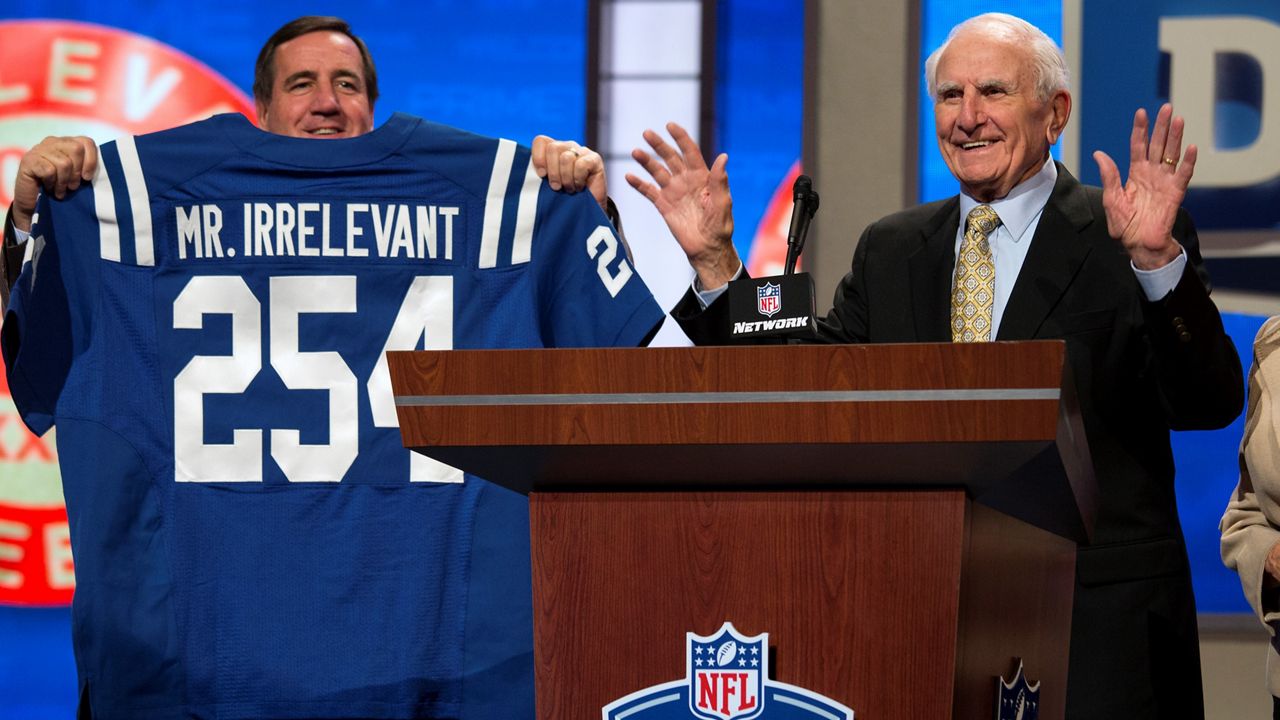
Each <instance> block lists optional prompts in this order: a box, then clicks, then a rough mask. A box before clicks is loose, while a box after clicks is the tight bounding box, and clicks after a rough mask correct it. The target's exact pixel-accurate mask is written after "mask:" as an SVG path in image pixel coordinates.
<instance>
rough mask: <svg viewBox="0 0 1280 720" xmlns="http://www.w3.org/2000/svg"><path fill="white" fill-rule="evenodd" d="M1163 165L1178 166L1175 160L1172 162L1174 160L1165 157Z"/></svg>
mask: <svg viewBox="0 0 1280 720" xmlns="http://www.w3.org/2000/svg"><path fill="white" fill-rule="evenodd" d="M1164 164H1165V165H1177V164H1178V161H1177V160H1174V159H1173V158H1171V157H1166V158H1165V159H1164Z"/></svg>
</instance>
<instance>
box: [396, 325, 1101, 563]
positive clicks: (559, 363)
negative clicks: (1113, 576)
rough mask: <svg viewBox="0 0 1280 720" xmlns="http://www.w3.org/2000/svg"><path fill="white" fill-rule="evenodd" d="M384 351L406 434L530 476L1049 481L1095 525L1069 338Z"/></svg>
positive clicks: (504, 471)
mask: <svg viewBox="0 0 1280 720" xmlns="http://www.w3.org/2000/svg"><path fill="white" fill-rule="evenodd" d="M388 362H389V367H390V372H391V380H392V387H393V388H394V392H395V395H396V405H397V411H398V413H399V416H400V426H401V432H402V435H403V436H404V441H405V445H406V446H407V447H410V448H413V449H415V450H418V451H419V452H423V453H424V454H427V455H429V456H432V457H435V458H436V459H438V460H441V461H443V462H446V463H448V464H450V465H453V466H455V467H459V468H461V469H463V470H466V471H467V472H471V473H473V474H476V475H479V476H481V477H484V478H486V479H489V480H492V481H494V482H498V483H500V484H503V485H506V486H508V487H511V488H513V489H516V490H519V491H523V492H528V491H530V490H540V489H628V488H655V487H673V488H674V487H678V488H723V487H730V486H731V487H754V488H759V487H795V486H796V485H797V484H799V485H813V486H832V485H836V486H840V485H861V486H893V487H903V486H907V487H948V486H949V487H955V486H963V487H965V488H966V489H967V490H968V491H969V493H970V494H971V496H973V497H975V499H978V500H979V501H984V498H985V499H986V500H987V501H991V502H989V503H988V504H992V505H993V506H995V507H997V509H1002V510H1006V511H1008V508H1007V507H1001V506H1002V505H1009V503H1010V502H1012V501H1013V500H1017V501H1018V502H1015V503H1014V504H1018V503H1020V502H1021V500H1020V499H1019V498H1020V497H1021V496H1024V495H1028V494H1030V493H1040V494H1042V495H1043V494H1044V493H1046V492H1048V493H1049V496H1048V497H1041V498H1040V499H1039V500H1037V501H1036V502H1043V501H1045V500H1049V499H1050V498H1056V500H1057V501H1060V502H1066V503H1068V504H1069V505H1071V506H1073V507H1074V508H1078V510H1079V512H1078V513H1077V512H1072V513H1068V514H1069V515H1073V516H1074V519H1073V520H1072V521H1071V522H1070V523H1068V524H1069V525H1070V526H1071V528H1065V527H1050V528H1049V529H1052V530H1054V531H1055V532H1059V534H1065V535H1069V536H1072V537H1075V538H1076V539H1080V538H1081V537H1082V535H1087V530H1085V528H1087V527H1088V526H1090V525H1091V517H1092V505H1093V499H1092V498H1093V493H1094V490H1093V489H1092V488H1093V476H1092V463H1091V462H1090V461H1089V457H1088V449H1087V447H1086V445H1085V441H1084V433H1083V429H1082V426H1081V424H1080V422H1079V417H1078V413H1077V412H1076V410H1075V400H1074V396H1073V394H1072V387H1071V380H1070V377H1069V373H1066V372H1065V368H1066V366H1065V345H1064V344H1063V343H1062V342H1061V341H1035V342H1015V343H1005V342H996V343H980V344H969V345H957V344H950V343H941V344H903V345H825V346H823V345H809V346H794V345H790V346H789V345H780V346H758V347H693V348H639V349H555V350H454V351H427V352H413V353H407V352H402V353H388ZM1011 485H1016V486H1017V487H1010V486H1011ZM1019 488H1020V489H1019ZM1005 496H1008V497H1005ZM1002 498H1003V499H1002ZM1010 514H1015V515H1022V516H1025V515H1026V513H1023V512H1019V513H1014V512H1010ZM1042 514H1043V513H1042ZM1050 514H1052V513H1050ZM1032 521H1033V522H1034V523H1035V524H1038V525H1041V526H1045V524H1046V522H1044V521H1043V520H1035V519H1032ZM1048 524H1050V525H1052V524H1053V523H1048Z"/></svg>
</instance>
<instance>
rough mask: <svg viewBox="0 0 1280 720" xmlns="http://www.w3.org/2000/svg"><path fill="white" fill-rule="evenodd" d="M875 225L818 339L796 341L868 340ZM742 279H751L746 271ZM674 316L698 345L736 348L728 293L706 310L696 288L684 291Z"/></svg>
mask: <svg viewBox="0 0 1280 720" xmlns="http://www.w3.org/2000/svg"><path fill="white" fill-rule="evenodd" d="M874 227H875V225H872V226H870V227H868V228H867V229H866V230H864V231H863V233H862V237H861V238H860V239H859V240H858V247H857V249H856V250H854V253H853V265H852V267H851V269H850V270H849V272H848V273H846V274H845V276H844V278H843V279H841V280H840V285H839V286H838V287H837V288H836V294H835V299H834V302H833V305H832V307H831V310H830V312H828V313H827V315H826V317H824V318H820V319H819V320H818V338H817V340H816V341H814V340H812V339H806V340H797V341H795V342H819V343H831V344H838V343H859V342H865V341H866V338H867V302H866V284H865V283H864V282H863V278H862V276H861V272H862V269H863V268H865V267H866V266H867V263H866V255H867V252H868V249H867V248H868V247H869V246H870V244H871V243H869V242H868V241H867V238H868V236H870V235H871V233H872V230H873V228H874ZM742 277H743V278H748V277H750V275H748V274H747V272H746V269H745V268H744V269H743V272H742ZM671 317H672V318H674V319H675V321H676V322H677V323H679V324H680V328H681V329H682V330H684V332H685V334H686V335H688V336H689V339H690V340H692V341H693V344H695V345H733V344H739V343H735V342H734V341H733V340H732V339H731V338H730V336H729V301H728V293H727V292H726V293H723V294H721V295H720V297H718V298H716V300H715V302H713V303H711V304H710V305H708V306H707V308H706V309H705V310H704V309H703V308H702V304H701V303H699V302H698V297H697V295H695V294H694V292H693V289H692V288H690V289H689V290H687V291H685V294H684V297H682V298H680V302H678V303H676V306H675V307H674V308H672V309H671ZM770 342H779V341H770V340H768V339H765V338H756V339H755V340H753V341H752V343H753V344H765V343H770Z"/></svg>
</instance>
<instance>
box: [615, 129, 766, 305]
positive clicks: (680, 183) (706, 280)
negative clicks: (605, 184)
mask: <svg viewBox="0 0 1280 720" xmlns="http://www.w3.org/2000/svg"><path fill="white" fill-rule="evenodd" d="M667 132H669V133H671V138H672V139H673V140H675V141H676V145H677V146H678V147H679V148H680V150H679V152H677V151H676V149H675V148H672V147H671V146H670V145H668V144H667V143H666V142H665V141H663V139H662V138H661V137H660V136H659V135H658V134H657V133H655V132H654V131H652V130H645V132H644V139H645V141H646V142H648V143H649V146H650V147H652V148H653V151H654V152H655V153H657V154H658V157H659V158H661V160H658V158H655V157H653V156H652V155H650V154H649V153H647V152H645V151H644V150H633V151H632V152H631V157H633V158H635V160H636V162H638V163H640V166H641V167H643V168H644V169H645V170H646V171H648V173H649V175H650V176H651V177H652V178H653V182H652V183H650V182H645V181H644V180H641V179H640V178H638V177H636V176H635V175H631V174H628V175H627V182H628V183H630V184H631V187H633V188H635V189H636V190H638V191H640V194H641V195H644V196H645V197H646V198H649V201H650V202H652V203H653V205H654V207H656V208H657V209H658V213H659V214H661V215H662V219H663V220H665V221H666V222H667V227H668V228H670V230H671V234H672V235H674V236H675V238H676V242H678V243H680V247H681V249H683V250H684V253H685V255H686V256H687V257H688V258H689V264H690V265H692V266H693V269H694V270H695V271H696V272H697V273H698V282H699V284H701V286H702V288H703V289H704V290H714V289H716V288H718V287H721V286H722V285H724V284H725V283H727V282H729V281H730V280H732V279H733V276H734V275H736V274H737V272H738V269H739V268H741V267H742V261H741V260H740V259H739V258H738V251H737V250H736V249H734V247H733V198H732V197H730V195H729V176H728V174H726V173H725V170H724V167H725V164H726V163H728V162H729V156H728V155H725V154H724V153H721V154H720V156H719V157H717V158H716V159H715V162H713V163H712V164H711V167H710V168H707V163H706V161H704V160H703V159H702V150H701V148H699V147H698V144H697V143H696V142H694V140H693V138H691V137H689V133H687V132H685V129H684V128H682V127H680V126H679V125H677V124H675V123H667Z"/></svg>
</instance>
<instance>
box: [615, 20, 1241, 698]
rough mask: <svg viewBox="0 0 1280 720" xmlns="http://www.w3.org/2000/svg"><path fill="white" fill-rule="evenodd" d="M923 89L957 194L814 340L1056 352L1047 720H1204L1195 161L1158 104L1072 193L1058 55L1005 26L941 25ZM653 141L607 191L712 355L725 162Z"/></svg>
mask: <svg viewBox="0 0 1280 720" xmlns="http://www.w3.org/2000/svg"><path fill="white" fill-rule="evenodd" d="M926 80H927V83H928V87H929V91H930V94H931V95H932V97H933V102H934V116H935V121H936V126H937V136H938V144H939V147H940V149H941V151H942V156H943V158H944V159H945V161H946V163H947V166H948V167H949V168H950V170H951V172H952V174H954V175H955V177H956V178H957V179H958V180H959V181H960V188H961V193H960V195H959V196H957V197H952V198H949V199H946V200H942V201H938V202H933V203H928V204H925V205H921V206H918V207H914V208H910V209H907V210H904V211H902V212H899V213H895V214H893V215H890V216H888V217H886V218H884V219H882V220H880V221H878V222H876V223H874V224H872V225H871V226H870V227H868V228H867V229H866V230H865V231H864V232H863V234H862V237H861V239H860V240H859V242H858V246H857V250H856V251H855V253H854V258H853V264H852V269H851V271H850V272H849V273H848V275H846V276H845V277H844V279H843V281H842V282H841V283H840V285H839V288H838V289H837V291H836V295H835V302H834V307H833V308H832V309H831V311H830V312H829V313H828V314H827V315H826V317H825V319H823V320H821V321H820V322H819V327H818V333H819V337H820V339H821V340H822V341H825V342H832V343H845V342H857V343H863V342H944V341H947V340H952V341H955V342H969V341H988V340H1023V339H1044V338H1061V339H1064V340H1065V341H1066V345H1067V357H1068V361H1069V363H1070V365H1071V368H1072V372H1073V374H1074V376H1075V381H1076V386H1077V389H1078V393H1079V402H1080V406H1081V413H1082V417H1083V421H1084V424H1085V429H1086V435H1087V437H1088V443H1089V446H1090V449H1091V452H1092V456H1093V462H1094V465H1095V471H1096V475H1097V480H1098V484H1099V508H1098V516H1097V522H1096V526H1095V530H1094V535H1093V541H1092V543H1091V544H1089V545H1088V546H1080V547H1079V550H1078V553H1077V565H1076V588H1075V604H1074V609H1073V614H1072V633H1071V654H1070V661H1069V671H1068V687H1067V717H1069V718H1076V719H1081V720H1083V719H1085V718H1089V719H1090V720H1093V719H1096V718H1126V719H1132V718H1169V717H1178V718H1193V717H1195V718H1198V717H1203V713H1204V710H1203V705H1204V701H1203V693H1202V690H1201V680H1200V659H1199V648H1198V639H1197V630H1196V610H1195V599H1194V597H1193V594H1192V587H1191V577H1190V571H1189V568H1188V563H1187V556H1186V548H1185V544H1184V541H1183V537H1182V530H1181V528H1180V526H1179V522H1178V513H1177V508H1176V506H1175V499H1174V486H1173V481H1174V466H1173V455H1172V452H1171V450H1170V443H1169V431H1170V430H1171V429H1176V430H1184V429H1208V428H1219V427H1222V426H1224V425H1226V424H1227V423H1229V422H1231V421H1232V419H1234V418H1235V417H1236V415H1237V414H1239V412H1240V409H1241V405H1242V402H1243V398H1242V394H1243V393H1242V379H1241V370H1240V363H1239V360H1238V358H1237V356H1236V352H1235V349H1234V348H1233V346H1232V344H1231V341H1230V339H1229V338H1228V337H1227V336H1226V334H1225V333H1224V331H1223V327H1222V321H1221V318H1220V317H1219V314H1218V310H1217V308H1216V307H1215V305H1214V303H1213V301H1212V300H1210V298H1209V283H1208V278H1207V276H1206V274H1205V272H1204V269H1203V267H1202V264H1201V258H1200V250H1199V244H1198V241H1197V238H1196V232H1195V228H1194V226H1193V225H1192V222H1191V219H1190V217H1189V216H1188V215H1187V213H1186V212H1185V211H1183V210H1182V209H1181V208H1180V204H1181V202H1182V198H1183V196H1184V194H1185V191H1186V188H1187V185H1188V183H1189V182H1190V180H1191V175H1192V171H1193V168H1194V166H1195V160H1196V148H1195V146H1189V147H1187V148H1186V152H1185V153H1183V152H1182V148H1181V145H1182V135H1183V121H1182V119H1181V118H1179V117H1174V116H1173V113H1172V110H1171V109H1170V107H1169V106H1167V105H1166V106H1165V107H1162V108H1161V109H1160V111H1159V113H1158V114H1157V115H1156V117H1155V122H1154V124H1151V123H1150V122H1149V119H1148V116H1147V114H1146V113H1145V111H1143V110H1138V111H1137V114H1136V115H1135V117H1134V123H1133V130H1132V135H1131V138H1130V164H1129V174H1128V180H1127V181H1122V180H1121V176H1120V171H1119V169H1118V168H1117V166H1116V164H1115V162H1114V161H1112V159H1111V158H1110V157H1108V156H1107V155H1106V154H1105V153H1101V152H1098V153H1095V154H1094V159H1095V160H1096V161H1097V163H1098V166H1099V169H1100V171H1101V175H1102V181H1103V187H1102V188H1093V187H1086V186H1084V185H1081V184H1080V183H1079V182H1078V181H1077V180H1076V179H1075V178H1074V177H1072V176H1071V174H1070V173H1069V172H1068V171H1067V169H1066V168H1065V167H1063V166H1062V165H1060V164H1058V163H1056V162H1054V161H1053V160H1052V159H1051V157H1050V154H1049V149H1050V147H1051V146H1052V145H1053V144H1054V143H1055V142H1056V141H1057V139H1058V137H1059V135H1060V134H1061V133H1062V130H1063V128H1064V127H1065V125H1066V123H1067V120H1068V118H1069V116H1070V113H1071V93H1070V91H1069V89H1068V72H1067V67H1066V62H1065V60H1064V58H1063V55H1062V51H1061V50H1060V49H1059V48H1058V47H1057V45H1056V44H1055V43H1054V42H1053V41H1052V40H1051V39H1050V38H1048V37H1047V36H1046V35H1045V34H1044V33H1043V32H1041V31H1040V30H1039V29H1037V28H1035V27H1034V26H1032V25H1030V24H1028V23H1026V22H1025V21H1023V20H1020V19H1018V18H1014V17H1012V16H1008V15H1002V14H987V15H981V16H978V17H975V18H971V19H969V20H967V21H965V22H963V23H961V24H960V25H958V26H956V27H955V28H954V29H953V30H952V32H951V34H950V36H949V37H948V38H947V40H946V42H945V43H943V45H942V46H941V47H940V48H938V49H937V50H936V51H935V52H934V53H933V54H932V55H931V56H930V58H929V60H928V63H927V65H926ZM668 129H669V131H670V132H671V135H672V137H673V138H674V140H675V143H676V147H672V146H671V145H669V144H667V143H666V142H664V141H663V140H662V139H661V138H660V137H659V136H658V135H657V134H655V133H653V132H652V131H649V132H646V134H645V139H646V141H647V142H648V143H649V144H650V146H652V148H653V150H654V153H656V157H655V156H654V155H651V154H650V153H648V152H645V151H642V150H636V151H635V153H634V156H635V158H636V159H637V160H638V161H639V162H640V163H641V165H642V166H643V167H644V168H645V169H646V170H647V171H648V173H649V174H650V175H651V176H652V181H651V182H650V181H645V180H642V179H641V178H638V177H635V176H628V178H627V179H628V182H630V183H631V185H632V186H634V187H635V188H636V189H637V190H639V191H640V192H641V193H642V194H644V195H645V197H647V198H649V200H651V201H652V202H653V203H654V205H655V206H656V207H657V208H658V210H659V212H660V213H661V214H662V215H663V217H664V219H665V220H666V222H667V224H668V226H669V227H670V229H671V231H672V233H673V234H674V235H675V237H676V239H677V241H679V243H680V245H681V247H682V248H683V249H684V251H685V253H686V254H687V256H688V259H689V261H690V263H691V264H692V265H693V267H694V269H695V270H696V273H697V276H696V279H695V281H694V286H693V288H691V290H690V291H689V292H688V293H687V294H686V296H685V297H684V298H683V299H682V301H681V302H680V304H679V305H677V306H676V308H675V309H674V310H673V311H672V315H673V316H674V317H675V318H676V319H677V320H678V321H679V322H680V324H681V325H682V327H683V328H684V329H685V331H686V332H687V333H688V334H689V336H690V337H691V338H693V339H694V341H695V342H698V343H702V344H712V343H717V342H722V341H724V340H725V339H726V338H727V337H728V333H729V324H728V322H727V311H726V308H725V307H724V306H725V305H726V304H727V303H726V302H725V300H724V299H723V298H721V297H720V295H721V294H722V292H723V289H724V287H725V285H726V283H727V282H728V281H729V280H731V279H733V278H735V277H737V276H739V275H741V274H742V272H743V270H742V263H741V261H740V260H739V258H738V256H737V253H736V252H735V250H734V246H733V243H732V237H731V236H732V232H733V217H732V213H731V201H730V196H729V187H728V178H727V176H726V174H725V162H726V157H725V156H724V155H721V156H720V157H719V158H717V159H716V160H715V162H714V163H713V164H712V165H711V167H710V168H708V167H707V166H706V164H705V163H704V162H703V160H702V156H701V154H700V150H699V148H698V147H697V145H696V144H695V142H694V141H693V140H692V139H691V138H690V137H689V136H688V134H687V133H685V132H684V131H683V130H682V129H681V128H680V127H678V126H676V125H674V124H673V125H669V126H668ZM855 161H856V160H855ZM868 170H871V169H870V168H868ZM962 220H964V222H962Z"/></svg>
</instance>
